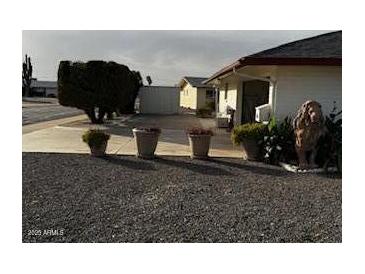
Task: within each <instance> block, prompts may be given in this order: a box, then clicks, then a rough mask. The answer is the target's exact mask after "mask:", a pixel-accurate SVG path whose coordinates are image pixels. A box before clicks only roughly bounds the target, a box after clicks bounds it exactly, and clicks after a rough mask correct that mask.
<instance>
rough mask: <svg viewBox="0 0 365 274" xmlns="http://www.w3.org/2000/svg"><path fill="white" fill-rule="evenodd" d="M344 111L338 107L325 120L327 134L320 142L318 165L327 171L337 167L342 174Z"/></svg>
mask: <svg viewBox="0 0 365 274" xmlns="http://www.w3.org/2000/svg"><path fill="white" fill-rule="evenodd" d="M341 115H342V111H338V110H337V108H336V105H335V104H334V107H333V109H332V111H331V113H330V114H329V116H326V119H325V126H326V134H325V135H324V136H322V137H321V138H320V139H319V140H318V151H317V157H316V163H317V164H318V165H319V166H321V167H323V168H325V169H327V168H328V167H330V166H337V168H338V170H339V171H340V172H342V118H341Z"/></svg>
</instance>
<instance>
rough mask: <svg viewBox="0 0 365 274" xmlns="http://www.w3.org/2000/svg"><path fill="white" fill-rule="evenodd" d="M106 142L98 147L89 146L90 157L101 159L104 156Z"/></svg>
mask: <svg viewBox="0 0 365 274" xmlns="http://www.w3.org/2000/svg"><path fill="white" fill-rule="evenodd" d="M107 144H108V142H104V143H102V144H101V145H100V146H99V147H95V146H90V151H91V156H95V157H102V156H104V155H105V151H106V146H107Z"/></svg>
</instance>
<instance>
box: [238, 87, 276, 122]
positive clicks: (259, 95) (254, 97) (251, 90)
mask: <svg viewBox="0 0 365 274" xmlns="http://www.w3.org/2000/svg"><path fill="white" fill-rule="evenodd" d="M269 87H270V83H269V82H264V81H259V80H254V81H247V82H243V87H242V92H243V96H242V124H244V123H253V122H255V112H256V110H255V107H258V106H261V105H264V104H267V103H268V102H269Z"/></svg>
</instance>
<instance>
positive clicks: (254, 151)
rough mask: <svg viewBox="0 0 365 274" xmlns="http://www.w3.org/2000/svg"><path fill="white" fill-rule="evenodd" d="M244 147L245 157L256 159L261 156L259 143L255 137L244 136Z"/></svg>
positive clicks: (242, 142)
mask: <svg viewBox="0 0 365 274" xmlns="http://www.w3.org/2000/svg"><path fill="white" fill-rule="evenodd" d="M241 145H242V148H243V159H244V160H249V161H256V160H257V159H258V157H259V151H260V150H259V145H258V144H257V141H256V140H255V139H248V138H243V139H242V140H241Z"/></svg>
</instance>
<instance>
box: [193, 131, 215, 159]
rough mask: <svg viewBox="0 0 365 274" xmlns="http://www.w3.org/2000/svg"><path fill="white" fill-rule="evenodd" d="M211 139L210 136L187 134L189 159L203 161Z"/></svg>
mask: <svg viewBox="0 0 365 274" xmlns="http://www.w3.org/2000/svg"><path fill="white" fill-rule="evenodd" d="M211 137H212V136H210V135H191V134H188V138H189V144H190V151H191V154H190V157H191V158H192V159H205V158H207V157H208V152H209V146H210V138H211Z"/></svg>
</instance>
